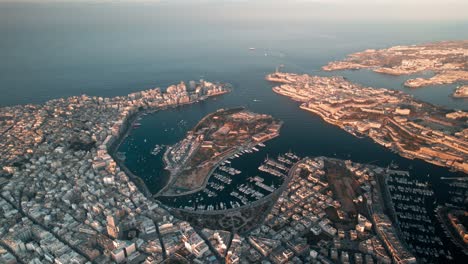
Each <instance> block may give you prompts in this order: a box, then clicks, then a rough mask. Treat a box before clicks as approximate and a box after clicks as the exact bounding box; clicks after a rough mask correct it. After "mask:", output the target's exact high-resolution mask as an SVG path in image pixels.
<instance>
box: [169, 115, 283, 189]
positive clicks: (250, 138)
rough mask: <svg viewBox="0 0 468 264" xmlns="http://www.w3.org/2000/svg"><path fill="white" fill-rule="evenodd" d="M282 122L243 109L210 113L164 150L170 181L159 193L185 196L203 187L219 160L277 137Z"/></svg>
mask: <svg viewBox="0 0 468 264" xmlns="http://www.w3.org/2000/svg"><path fill="white" fill-rule="evenodd" d="M281 125H282V122H281V121H279V120H276V119H274V118H273V117H271V116H269V115H264V114H256V113H252V112H249V111H247V110H245V109H244V108H233V109H220V110H218V111H216V112H214V113H212V114H209V115H207V116H206V117H204V118H203V119H202V120H201V121H200V122H199V123H198V124H197V125H196V126H195V127H194V128H193V130H192V131H190V132H189V133H188V134H187V136H186V137H185V138H184V139H183V140H182V141H180V142H179V143H177V144H176V145H174V146H171V147H169V148H168V149H167V150H166V152H165V153H164V157H163V159H164V163H165V164H166V169H167V170H168V171H170V180H169V183H168V185H167V186H166V187H165V188H164V189H163V190H161V192H160V195H164V196H173V195H185V194H188V193H193V192H196V191H199V190H201V189H203V188H204V186H205V185H206V183H207V181H208V179H209V177H210V176H211V174H212V173H213V170H214V169H216V167H217V166H218V165H219V164H220V163H222V162H223V161H225V160H226V159H227V158H230V157H232V156H233V155H234V154H236V153H237V152H240V151H242V150H244V149H250V148H252V147H255V146H256V145H257V144H259V143H263V142H265V141H267V140H269V139H272V138H274V137H277V136H278V135H279V130H280V128H281Z"/></svg>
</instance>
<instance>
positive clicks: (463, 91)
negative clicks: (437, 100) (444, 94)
mask: <svg viewBox="0 0 468 264" xmlns="http://www.w3.org/2000/svg"><path fill="white" fill-rule="evenodd" d="M453 97H455V98H468V85H462V86H459V87H457V89H456V90H455V92H453Z"/></svg>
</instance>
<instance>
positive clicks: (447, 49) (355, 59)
mask: <svg viewBox="0 0 468 264" xmlns="http://www.w3.org/2000/svg"><path fill="white" fill-rule="evenodd" d="M351 69H372V70H373V71H374V72H378V73H383V74H390V75H408V74H416V73H421V72H433V73H434V74H435V75H434V76H433V77H431V78H414V79H410V80H407V81H406V82H405V86H407V87H410V88H419V87H423V86H429V85H440V84H452V83H456V82H466V81H468V40H461V41H444V42H436V43H429V44H422V45H410V46H395V47H391V48H388V49H380V50H375V49H368V50H365V51H362V52H357V53H353V54H351V55H349V56H348V57H347V58H346V59H344V60H342V61H334V62H330V63H329V64H328V65H326V66H324V67H323V70H325V71H336V70H351Z"/></svg>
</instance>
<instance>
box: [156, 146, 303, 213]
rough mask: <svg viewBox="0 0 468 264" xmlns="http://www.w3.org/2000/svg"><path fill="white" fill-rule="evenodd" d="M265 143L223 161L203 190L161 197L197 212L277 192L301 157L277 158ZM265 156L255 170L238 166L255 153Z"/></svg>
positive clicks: (235, 205) (231, 206)
mask: <svg viewBox="0 0 468 264" xmlns="http://www.w3.org/2000/svg"><path fill="white" fill-rule="evenodd" d="M264 147H266V146H265V144H262V143H261V144H258V145H257V146H255V147H251V148H248V149H242V150H240V151H238V152H237V153H235V154H233V155H232V156H231V157H229V158H228V159H226V160H224V161H223V162H221V163H220V165H219V166H218V167H217V168H216V169H215V170H214V172H213V173H212V175H211V176H210V179H209V180H208V182H207V184H206V186H205V188H203V190H201V191H199V192H196V193H193V194H190V195H184V196H178V197H160V198H159V199H160V200H162V201H163V202H164V203H165V204H166V205H170V206H172V207H175V208H179V209H185V210H193V211H215V210H226V209H234V208H239V207H242V206H246V205H249V204H250V203H252V202H255V201H258V200H261V199H263V198H265V197H267V196H268V195H270V194H271V193H273V192H275V191H276V190H277V189H278V188H279V186H281V184H282V183H283V182H284V180H285V177H287V174H288V172H289V169H290V168H291V167H292V166H293V164H295V163H296V162H297V161H299V159H300V157H299V156H297V155H296V154H294V153H292V152H287V153H285V154H282V155H278V156H277V158H275V159H273V158H270V157H268V153H266V152H264V151H263V150H264ZM255 155H258V156H260V155H264V157H266V158H264V160H263V162H261V164H260V166H259V167H258V168H256V169H254V170H252V169H249V168H247V169H245V168H243V167H240V166H238V165H240V164H244V162H243V160H244V159H249V158H251V156H255Z"/></svg>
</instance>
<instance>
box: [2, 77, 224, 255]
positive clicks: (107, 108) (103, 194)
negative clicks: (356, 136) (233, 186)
mask: <svg viewBox="0 0 468 264" xmlns="http://www.w3.org/2000/svg"><path fill="white" fill-rule="evenodd" d="M230 89H231V87H230V85H229V84H218V83H210V82H207V81H203V80H202V81H200V82H199V83H196V82H194V81H191V82H190V83H189V86H188V87H187V86H186V85H185V83H183V82H181V83H180V84H178V85H172V86H170V87H168V88H167V89H166V91H161V89H160V88H155V89H150V90H146V91H141V92H135V93H131V94H129V95H127V96H117V97H113V98H103V97H97V96H87V95H82V96H74V97H70V98H66V99H54V100H51V101H48V102H46V103H44V104H42V105H17V106H8V107H2V108H0V138H1V141H0V168H1V171H0V212H1V213H0V215H1V217H0V262H2V263H17V262H19V263H83V264H84V263H112V262H115V263H122V262H124V261H126V262H128V263H140V262H143V261H145V260H147V261H149V262H148V263H160V262H162V261H163V260H164V259H165V258H166V256H167V255H168V252H171V250H173V249H174V248H176V247H177V246H178V245H179V243H182V245H183V241H182V235H181V234H179V233H172V232H165V230H166V229H167V230H172V229H173V228H175V227H177V230H181V232H183V233H184V234H185V235H187V236H190V237H192V238H193V239H198V240H199V241H200V243H201V244H205V242H204V241H203V240H202V239H201V238H200V237H199V236H198V235H197V233H196V232H195V231H194V230H193V228H192V227H191V226H190V224H189V223H187V222H183V221H180V220H177V219H175V218H174V217H173V216H172V215H171V214H170V213H169V212H168V211H167V210H165V209H163V208H161V207H160V206H159V204H158V203H157V202H155V201H154V200H152V199H149V198H148V196H145V195H144V193H145V191H144V190H140V191H139V189H138V187H137V185H136V184H135V183H134V181H132V177H133V176H132V175H131V174H127V173H126V172H125V171H124V170H123V168H121V167H120V166H119V165H118V164H117V163H116V160H114V159H113V158H112V156H111V154H112V153H111V152H110V150H111V149H112V148H113V145H115V144H117V143H118V141H119V139H120V138H121V137H124V136H125V133H126V131H127V130H128V129H129V128H130V127H131V126H132V122H133V121H134V120H135V119H136V118H135V117H136V116H137V115H138V114H140V113H145V112H148V111H157V110H160V109H164V108H167V107H175V106H178V105H182V104H189V103H194V102H197V101H200V100H204V99H207V98H208V97H211V96H216V95H221V94H224V93H227V92H229V91H230ZM160 234H166V235H165V236H164V237H163V236H162V235H161V237H160V236H159V235H160ZM171 245H173V246H171ZM205 245H206V244H205ZM210 257H214V255H213V254H211V255H210V254H209V253H207V254H205V255H203V259H204V258H210ZM202 261H205V260H202Z"/></svg>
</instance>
